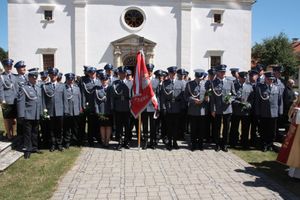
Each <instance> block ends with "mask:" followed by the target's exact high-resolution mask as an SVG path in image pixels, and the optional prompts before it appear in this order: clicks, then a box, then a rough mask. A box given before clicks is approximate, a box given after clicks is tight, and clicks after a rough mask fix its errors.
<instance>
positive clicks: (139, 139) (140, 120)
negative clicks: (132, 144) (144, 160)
mask: <svg viewBox="0 0 300 200" xmlns="http://www.w3.org/2000/svg"><path fill="white" fill-rule="evenodd" d="M141 124H142V119H141V114H139V125H138V148H139V150H140V148H141Z"/></svg>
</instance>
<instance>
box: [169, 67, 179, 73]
mask: <svg viewBox="0 0 300 200" xmlns="http://www.w3.org/2000/svg"><path fill="white" fill-rule="evenodd" d="M167 70H168V73H176V71H177V67H176V66H171V67H168V68H167Z"/></svg>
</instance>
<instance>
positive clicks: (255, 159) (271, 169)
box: [231, 150, 300, 197]
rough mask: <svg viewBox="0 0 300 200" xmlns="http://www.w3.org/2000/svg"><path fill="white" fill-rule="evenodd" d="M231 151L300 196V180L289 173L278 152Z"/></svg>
mask: <svg viewBox="0 0 300 200" xmlns="http://www.w3.org/2000/svg"><path fill="white" fill-rule="evenodd" d="M231 152H232V153H234V154H236V155H237V156H239V157H240V158H242V159H243V160H245V161H246V162H248V163H250V164H251V165H253V166H254V167H255V168H256V169H257V170H258V171H260V172H262V173H264V174H265V175H267V176H268V177H270V179H272V180H273V181H275V182H276V183H278V184H279V185H281V186H283V187H284V188H285V189H287V190H289V191H290V192H292V193H294V194H296V195H297V196H299V197H300V190H299V188H300V180H298V179H294V178H291V177H289V176H288V175H287V170H288V167H287V166H286V165H283V164H280V163H279V162H277V161H276V158H277V153H275V152H269V151H268V152H261V151H257V150H251V151H243V150H231Z"/></svg>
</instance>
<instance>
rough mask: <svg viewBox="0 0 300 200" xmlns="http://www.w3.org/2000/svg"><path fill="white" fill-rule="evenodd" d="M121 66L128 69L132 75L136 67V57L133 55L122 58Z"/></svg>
mask: <svg viewBox="0 0 300 200" xmlns="http://www.w3.org/2000/svg"><path fill="white" fill-rule="evenodd" d="M123 65H124V66H126V67H128V68H129V69H130V70H131V71H132V73H134V69H135V66H136V56H135V55H133V54H130V55H127V56H124V59H123Z"/></svg>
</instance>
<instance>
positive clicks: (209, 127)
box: [205, 115, 215, 143]
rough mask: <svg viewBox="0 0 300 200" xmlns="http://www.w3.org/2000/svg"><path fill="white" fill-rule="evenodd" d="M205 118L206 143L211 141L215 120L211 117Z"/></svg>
mask: <svg viewBox="0 0 300 200" xmlns="http://www.w3.org/2000/svg"><path fill="white" fill-rule="evenodd" d="M206 117H207V126H206V130H205V140H206V142H207V143H209V142H212V141H213V135H214V132H215V118H214V117H213V116H211V115H208V116H206Z"/></svg>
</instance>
